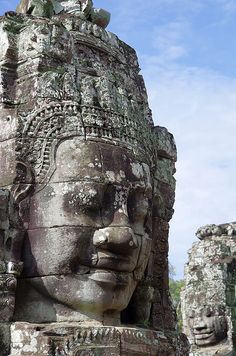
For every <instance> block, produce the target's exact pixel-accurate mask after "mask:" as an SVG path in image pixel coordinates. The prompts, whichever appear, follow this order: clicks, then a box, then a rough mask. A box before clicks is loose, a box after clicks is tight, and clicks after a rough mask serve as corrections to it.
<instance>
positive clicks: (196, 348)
mask: <svg viewBox="0 0 236 356" xmlns="http://www.w3.org/2000/svg"><path fill="white" fill-rule="evenodd" d="M235 233H236V224H235V223H229V224H222V225H206V226H204V227H202V228H200V229H198V231H197V234H196V235H197V237H198V238H199V239H200V240H201V241H199V242H198V243H195V244H194V245H193V247H192V249H191V250H190V251H189V261H188V263H187V264H186V267H185V287H184V289H183V291H182V296H181V304H182V313H183V329H184V330H183V331H184V332H185V333H186V335H187V336H188V338H189V341H190V343H191V351H192V355H194V356H195V355H196V356H198V355H204V356H208V355H209V356H212V355H222V356H223V355H224V356H226V355H234V354H235V346H236V345H235V273H236V269H235V263H236V262H235V261H236V240H235Z"/></svg>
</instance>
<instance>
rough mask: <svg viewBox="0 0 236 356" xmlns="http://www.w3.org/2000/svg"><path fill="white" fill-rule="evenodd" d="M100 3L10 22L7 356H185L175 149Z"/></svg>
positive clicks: (4, 230) (3, 134)
mask: <svg viewBox="0 0 236 356" xmlns="http://www.w3.org/2000/svg"><path fill="white" fill-rule="evenodd" d="M109 19H110V15H109V13H108V12H107V11H105V10H102V9H96V8H94V6H93V3H92V1H91V0H81V1H77V0H70V1H69V0H68V1H59V0H58V1H56V0H22V1H21V2H20V3H19V6H18V7H17V11H16V12H8V13H6V14H5V16H3V17H1V18H0V41H1V47H0V78H1V79H0V168H1V169H0V172H1V173H0V187H1V189H0V202H1V204H0V238H1V239H0V244H1V245H0V246H1V247H0V310H1V313H0V345H1V352H2V353H1V355H2V356H5V355H12V356H13V355H17V356H32V355H37V356H39V355H50V356H60V355H68V356H69V355H71V356H72V355H73V356H77V355H127V356H130V355H131V356H132V355H133V356H136V355H140V356H142V355H143V356H144V355H161V356H165V355H166V356H167V355H187V354H188V345H187V343H186V341H185V338H184V336H183V335H177V333H176V328H175V325H176V320H175V313H174V311H173V309H172V306H171V301H170V297H169V289H168V229H169V225H168V223H169V220H170V219H171V217H172V214H173V204H174V193H175V179H174V177H173V175H174V173H175V161H176V147H175V143H174V139H173V137H172V135H171V134H170V133H169V132H168V131H167V130H166V129H165V128H162V127H154V124H153V121H152V115H151V110H150V109H149V106H148V100H147V94H146V89H145V85H144V81H143V78H142V76H141V75H140V74H139V72H140V69H139V65H138V61H137V56H136V53H135V51H134V50H133V49H132V48H130V47H129V46H128V45H126V44H125V43H123V42H122V41H120V40H119V39H118V38H117V37H116V36H115V35H114V34H112V33H110V32H108V31H106V30H105V27H106V26H107V25H108V23H109Z"/></svg>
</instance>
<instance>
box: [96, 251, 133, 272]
mask: <svg viewBox="0 0 236 356" xmlns="http://www.w3.org/2000/svg"><path fill="white" fill-rule="evenodd" d="M97 258H98V260H97V263H96V267H98V268H99V269H103V270H112V271H115V272H133V271H134V269H135V267H136V266H137V257H136V256H135V257H134V256H127V255H126V256H124V255H120V254H115V253H112V252H110V251H98V253H97Z"/></svg>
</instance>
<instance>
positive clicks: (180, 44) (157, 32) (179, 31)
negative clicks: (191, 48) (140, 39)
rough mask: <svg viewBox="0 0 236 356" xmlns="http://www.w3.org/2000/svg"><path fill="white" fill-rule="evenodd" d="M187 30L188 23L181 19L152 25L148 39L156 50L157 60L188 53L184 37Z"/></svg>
mask: <svg viewBox="0 0 236 356" xmlns="http://www.w3.org/2000/svg"><path fill="white" fill-rule="evenodd" d="M189 31H190V26H189V24H188V23H187V22H186V21H183V20H179V21H173V22H168V23H166V24H164V25H163V26H158V27H154V29H153V32H152V34H151V36H150V37H151V38H150V41H151V42H152V45H153V47H154V48H155V49H156V50H157V51H158V54H159V56H158V60H159V62H164V63H166V61H173V60H177V59H179V58H182V57H184V56H186V55H187V54H188V50H187V44H186V39H187V37H188V33H189Z"/></svg>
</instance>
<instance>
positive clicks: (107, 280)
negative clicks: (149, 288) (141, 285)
mask: <svg viewBox="0 0 236 356" xmlns="http://www.w3.org/2000/svg"><path fill="white" fill-rule="evenodd" d="M29 281H30V285H31V286H33V288H34V289H36V290H37V292H38V293H39V294H42V295H43V297H44V298H47V299H49V300H51V301H53V302H54V303H59V304H62V305H64V306H66V307H67V308H68V309H71V310H72V311H78V312H80V313H82V314H85V315H93V318H95V319H96V318H97V319H100V318H101V316H102V315H103V314H104V313H106V312H120V311H122V310H123V309H125V308H126V307H127V305H128V303H129V301H130V298H131V296H132V294H133V292H134V289H135V287H136V284H137V282H135V281H134V280H133V274H132V273H121V272H118V273H117V272H113V271H106V270H94V271H93V272H92V273H89V274H84V275H62V276H45V277H37V278H31V279H29Z"/></svg>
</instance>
